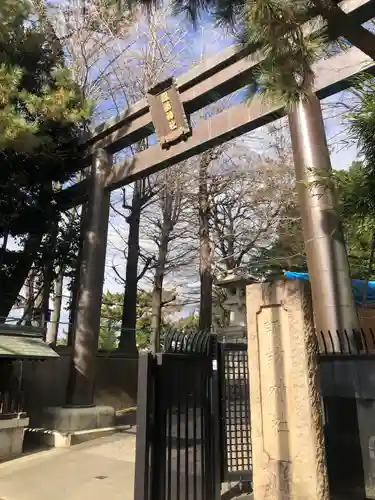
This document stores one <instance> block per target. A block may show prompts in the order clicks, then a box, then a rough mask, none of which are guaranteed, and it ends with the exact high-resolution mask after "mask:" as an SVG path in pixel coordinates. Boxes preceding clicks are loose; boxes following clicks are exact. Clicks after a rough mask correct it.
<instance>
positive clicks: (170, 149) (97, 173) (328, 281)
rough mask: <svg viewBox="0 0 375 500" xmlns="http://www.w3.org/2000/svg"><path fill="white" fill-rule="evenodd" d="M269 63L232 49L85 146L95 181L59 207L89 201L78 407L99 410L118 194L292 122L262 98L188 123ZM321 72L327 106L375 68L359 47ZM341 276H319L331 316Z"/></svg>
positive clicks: (357, 4) (77, 348) (360, 14)
mask: <svg viewBox="0 0 375 500" xmlns="http://www.w3.org/2000/svg"><path fill="white" fill-rule="evenodd" d="M340 6H341V8H343V10H345V11H346V12H347V13H349V15H350V17H351V18H352V19H353V20H355V21H356V22H357V23H358V24H363V23H364V22H366V21H368V20H369V19H371V18H373V17H375V5H374V2H373V1H372V0H344V1H343V2H341V4H340ZM310 29H311V28H310ZM261 60H262V55H261V53H260V52H259V51H256V52H252V53H251V54H250V53H246V52H245V51H238V50H236V49H234V48H228V49H226V50H224V51H222V52H221V53H219V54H218V55H216V56H214V57H212V58H211V59H209V60H208V61H206V62H204V63H202V64H200V65H198V66H196V67H194V68H192V69H191V70H189V71H188V72H187V73H185V74H183V75H182V76H179V77H178V78H177V79H176V80H175V83H174V81H172V80H170V81H166V82H162V83H161V84H158V85H157V86H156V87H154V88H153V89H151V90H150V93H149V98H148V99H142V100H140V101H138V102H137V103H136V104H134V105H133V106H131V107H130V108H129V109H127V110H126V111H125V112H124V113H123V114H121V115H120V116H117V117H115V118H113V119H110V120H108V121H106V122H104V123H102V124H101V125H99V126H98V127H96V129H95V130H94V132H93V133H92V135H91V136H90V137H88V138H85V141H83V142H82V147H83V148H84V149H85V151H86V152H87V154H86V158H85V162H86V165H87V166H88V165H90V163H91V164H92V169H91V175H90V177H89V179H87V180H85V181H82V182H79V183H77V184H76V185H74V186H73V187H70V188H67V189H64V190H63V191H61V192H60V193H58V194H57V201H58V203H59V204H60V206H61V207H62V209H63V210H67V209H69V208H71V207H72V206H76V205H80V204H81V203H84V202H87V206H88V211H87V226H86V232H85V235H84V246H83V259H82V262H81V271H82V272H81V276H82V280H81V283H80V292H79V300H78V307H77V313H76V318H75V334H74V360H73V366H74V369H73V377H72V379H71V381H70V382H71V383H72V384H73V386H74V391H73V398H72V401H70V403H73V404H91V403H92V400H93V380H94V375H95V356H96V351H97V344H98V335H99V327H100V307H101V298H102V289H103V281H104V266H105V254H106V245H107V231H108V216H109V208H110V192H111V191H112V190H114V189H116V188H118V187H120V186H124V185H126V184H129V183H131V182H133V181H135V180H136V179H139V178H142V177H145V176H147V175H150V174H152V173H154V172H157V171H160V170H162V169H164V168H167V167H170V166H172V165H175V164H176V163H178V162H180V161H182V160H185V159H187V158H190V157H192V156H194V155H196V154H199V153H202V152H204V151H206V150H208V149H210V148H212V147H214V146H217V145H219V144H222V143H224V142H226V141H228V140H230V139H233V138H235V137H238V136H239V135H242V134H244V133H246V132H249V131H252V130H255V129H257V128H259V127H261V126H263V125H265V124H267V123H270V122H272V121H274V120H276V119H278V118H280V117H282V116H284V115H285V113H286V111H285V109H284V107H283V106H282V105H281V104H278V103H273V104H270V103H266V102H264V101H263V100H262V98H261V97H259V96H254V97H253V99H252V100H251V102H250V103H241V104H236V105H233V106H232V107H230V108H228V109H225V110H224V111H222V112H221V113H219V114H217V115H216V116H213V117H212V118H210V119H208V120H204V121H202V122H200V123H198V125H197V126H196V127H194V128H190V127H189V125H188V123H187V122H186V120H185V116H186V115H187V116H189V115H191V114H192V113H194V112H195V111H197V110H199V109H201V108H203V107H204V106H206V105H208V104H210V103H212V102H215V101H217V100H218V99H220V98H222V97H224V96H226V95H228V94H230V93H232V92H234V91H236V90H238V89H241V88H242V87H243V86H244V85H246V84H248V83H249V82H250V81H251V75H252V72H253V71H254V69H255V68H256V66H257V65H258V64H259V62H260V61H261ZM314 69H315V73H316V82H315V90H316V95H317V97H318V98H319V99H324V98H326V97H328V96H331V95H334V94H336V93H337V92H340V91H342V90H345V89H347V88H349V87H350V86H351V79H352V77H353V76H355V75H358V74H360V73H363V72H366V73H373V74H375V62H374V61H373V60H372V59H371V58H370V57H368V56H367V55H365V54H364V53H363V52H361V51H360V50H359V49H358V48H356V47H351V48H349V49H348V50H347V51H346V52H343V53H340V54H338V55H336V56H333V57H331V58H330V59H326V60H321V61H318V62H317V63H316V64H315V68H314ZM165 92H166V94H164V98H163V93H165ZM155 96H156V97H155ZM168 96H169V97H168ZM163 100H164V101H166V102H167V107H165V106H164V109H165V110H166V111H167V115H168V112H169V111H168V110H170V111H171V113H172V114H169V115H168V116H164V115H163V107H161V105H162V104H163V102H162V101H163ZM185 114H186V115H185ZM166 118H167V121H166ZM168 118H169V124H170V125H171V126H170V128H169V129H168V130H169V132H170V133H172V136H174V137H166V135H168V134H167V132H166V130H167V129H166V124H168ZM305 125H306V124H305ZM310 125H311V124H310ZM155 128H156V132H157V136H158V139H159V142H158V143H156V144H154V145H152V146H150V147H149V148H148V149H146V150H145V151H142V152H140V153H139V154H137V155H136V156H135V157H133V158H131V159H125V160H124V161H122V162H121V163H119V164H116V165H112V155H113V154H114V153H116V152H119V151H121V150H122V149H124V148H125V147H127V146H129V145H131V144H134V143H135V142H137V141H139V140H141V139H143V138H145V137H148V136H150V135H151V134H153V133H154V131H155ZM163 131H164V132H165V134H164V135H163ZM310 132H311V131H310ZM313 132H314V133H315V134H317V136H318V137H317V142H320V143H321V140H323V141H324V140H325V133H324V129H323V128H322V127H320V128H319V127H315V130H314V131H313ZM292 133H294V134H301V133H303V131H301V130H294V131H292ZM163 141H165V142H164V143H163ZM165 146H167V147H165ZM295 154H296V152H295ZM315 156H316V155H315ZM310 166H312V167H318V165H310ZM307 168H308V167H307V166H306V165H304V164H303V162H302V164H301V165H299V171H298V169H297V166H296V173H297V178H300V179H305V178H306V177H307V173H306V170H307ZM305 191H308V190H305ZM303 203H304V205H303V206H301V208H302V210H303V212H304V213H305V215H306V214H307V216H308V217H310V218H312V219H313V218H314V217H316V215H315V216H314V210H315V214H316V209H317V208H318V210H323V209H324V207H322V206H317V205H319V200H318V201H317V200H316V199H315V200H312V196H310V197H309V196H308V195H305V198H304V202H303ZM322 203H323V202H322ZM314 231H315V232H314V239H315V240H316V241H319V240H320V241H323V244H325V245H326V250H325V251H326V253H327V252H328V253H329V250H328V246H329V245H328V246H327V238H329V235H328V236H327V231H324V230H323V228H320V229H317V226H316V227H315V228H314ZM316 231H318V233H319V234H318V233H317V232H316ZM319 231H320V232H319ZM305 237H306V236H305ZM324 242H325V243H324ZM320 251H321V247H320ZM323 251H324V250H323ZM310 255H311V254H310ZM330 258H332V257H330V256H329V255H327V259H328V260H329V259H330ZM315 260H316V259H315ZM315 260H314V259H313V258H310V261H309V262H308V264H309V270H310V275H313V273H314V268H315V269H316V267H317V266H318V265H319V264H318V263H317V262H316V261H315ZM314 266H315V267H314ZM334 270H335V273H336V274H335V275H333V274H332V273H326V274H325V275H320V276H319V282H320V285H321V289H322V290H323V291H325V294H322V298H321V299H318V298H316V299H315V301H314V309H319V308H321V309H324V307H325V305H326V303H325V301H326V300H327V294H328V295H329V294H331V295H332V297H330V298H331V299H332V300H336V302H337V299H335V296H334V294H335V293H336V294H337V290H336V291H335V290H334V288H335V287H334V286H332V283H333V282H336V279H337V276H338V274H339V273H340V269H338V268H337V266H336V267H335V266H334ZM313 295H314V294H313ZM318 300H320V304H319V303H318ZM324 316H325V317H326V318H325V320H326V321H329V320H328V319H327V314H325V315H324V314H323V317H324ZM320 328H321V329H322V330H328V329H336V328H337V325H332V324H328V323H327V324H323V325H321V327H320Z"/></svg>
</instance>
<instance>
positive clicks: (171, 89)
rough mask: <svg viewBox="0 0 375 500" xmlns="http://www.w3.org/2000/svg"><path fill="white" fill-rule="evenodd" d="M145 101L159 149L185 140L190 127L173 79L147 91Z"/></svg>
mask: <svg viewBox="0 0 375 500" xmlns="http://www.w3.org/2000/svg"><path fill="white" fill-rule="evenodd" d="M147 99H148V103H149V106H150V112H151V117H152V121H153V124H154V127H155V132H156V136H157V138H158V141H159V142H160V145H161V147H162V148H168V147H169V146H170V145H171V144H173V143H176V142H178V141H180V140H183V139H186V137H187V136H188V135H189V134H190V126H189V123H188V120H187V117H186V114H185V110H184V107H183V105H182V102H181V98H180V93H179V91H178V89H177V86H176V83H175V81H174V78H168V79H167V80H165V81H164V82H161V83H158V84H157V85H155V86H154V87H152V88H151V89H149V90H148V92H147Z"/></svg>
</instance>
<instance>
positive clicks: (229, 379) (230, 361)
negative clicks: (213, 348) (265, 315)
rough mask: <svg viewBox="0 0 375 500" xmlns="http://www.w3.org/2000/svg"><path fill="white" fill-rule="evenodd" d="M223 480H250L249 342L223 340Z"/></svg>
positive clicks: (220, 360)
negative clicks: (225, 341) (226, 341)
mask: <svg viewBox="0 0 375 500" xmlns="http://www.w3.org/2000/svg"><path fill="white" fill-rule="evenodd" d="M219 346H220V355H219V368H220V377H221V389H220V394H221V400H222V432H223V437H222V442H223V448H222V458H223V465H222V471H223V475H222V479H223V480H225V481H228V482H230V481H250V480H251V478H252V455H251V433H250V426H251V422H250V392H249V391H250V387H249V371H248V358H247V344H246V343H224V342H223V343H221V344H219Z"/></svg>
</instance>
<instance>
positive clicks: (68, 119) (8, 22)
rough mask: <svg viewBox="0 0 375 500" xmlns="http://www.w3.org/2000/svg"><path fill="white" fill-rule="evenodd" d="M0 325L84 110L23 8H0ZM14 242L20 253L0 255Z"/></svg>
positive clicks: (14, 0) (70, 162)
mask: <svg viewBox="0 0 375 500" xmlns="http://www.w3.org/2000/svg"><path fill="white" fill-rule="evenodd" d="M0 23H1V26H2V29H1V33H0V164H1V168H0V237H1V238H2V248H1V250H0V262H1V266H0V290H1V292H2V294H1V298H0V320H1V319H4V317H6V316H7V315H8V313H9V311H10V309H11V307H12V306H13V304H14V303H15V300H16V298H17V295H18V293H19V291H20V289H21V287H22V285H23V283H24V281H25V279H26V276H27V273H28V271H29V269H30V267H31V265H32V263H33V262H34V261H35V260H36V259H37V257H38V255H40V252H41V250H42V248H43V243H47V241H46V239H48V237H46V236H45V235H49V234H50V232H51V229H52V227H56V224H58V221H59V218H60V214H59V212H58V209H57V207H56V205H55V204H54V203H53V197H54V193H53V186H54V185H62V184H64V183H65V182H66V181H68V180H69V179H70V178H71V176H72V174H73V173H74V172H75V171H76V170H77V169H79V168H80V161H81V153H80V151H79V148H78V141H79V138H80V135H81V133H82V129H83V125H84V122H85V120H87V118H88V117H89V115H90V104H89V103H85V102H84V101H83V99H82V96H81V92H80V89H79V88H77V87H76V85H75V84H74V83H73V80H72V79H71V77H70V74H69V72H68V70H67V69H66V68H65V67H64V55H63V51H62V49H61V47H60V45H59V44H58V43H55V42H56V41H53V40H51V39H50V37H49V36H48V34H47V33H46V32H45V31H44V30H43V26H42V23H41V22H39V21H38V19H37V18H36V16H35V15H34V14H33V13H32V12H31V11H30V6H29V2H27V1H26V0H3V1H2V2H1V3H0ZM12 237H13V238H15V239H16V241H17V243H19V247H20V248H21V249H20V250H19V251H18V250H17V251H14V250H13V251H12V250H8V249H7V244H8V242H9V240H10V238H12Z"/></svg>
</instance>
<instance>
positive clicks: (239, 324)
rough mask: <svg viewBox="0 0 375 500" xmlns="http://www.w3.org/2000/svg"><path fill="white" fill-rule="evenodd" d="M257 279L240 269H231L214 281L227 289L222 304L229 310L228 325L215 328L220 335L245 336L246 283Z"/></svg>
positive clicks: (228, 337) (228, 336)
mask: <svg viewBox="0 0 375 500" xmlns="http://www.w3.org/2000/svg"><path fill="white" fill-rule="evenodd" d="M256 281H257V280H256V279H255V278H253V277H251V276H248V275H245V274H244V273H243V272H241V271H240V270H231V271H228V272H227V273H225V275H224V276H223V277H221V278H220V279H219V280H217V281H216V286H219V287H221V288H225V289H226V290H227V299H226V300H225V302H224V303H223V304H222V305H223V307H224V309H225V310H227V311H229V326H227V327H225V328H217V333H218V335H219V336H220V337H223V338H226V339H243V338H245V337H246V285H249V284H251V283H255V282H256Z"/></svg>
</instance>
